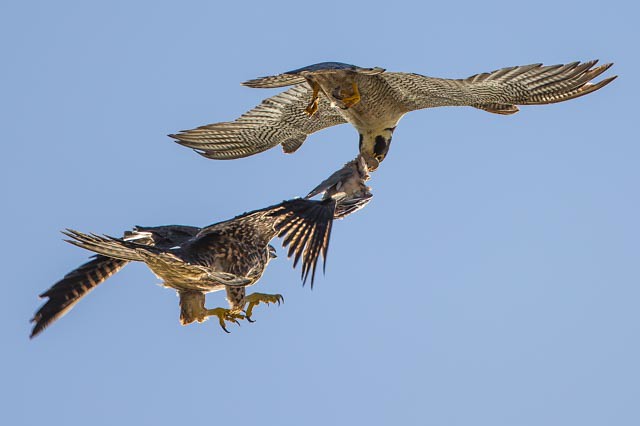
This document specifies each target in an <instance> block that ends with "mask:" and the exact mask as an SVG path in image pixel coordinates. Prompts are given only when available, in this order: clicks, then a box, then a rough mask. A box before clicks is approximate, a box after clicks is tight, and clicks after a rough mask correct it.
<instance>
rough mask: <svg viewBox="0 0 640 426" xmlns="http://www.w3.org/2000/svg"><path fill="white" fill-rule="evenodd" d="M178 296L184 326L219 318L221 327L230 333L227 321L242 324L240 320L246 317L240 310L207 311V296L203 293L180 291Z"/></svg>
mask: <svg viewBox="0 0 640 426" xmlns="http://www.w3.org/2000/svg"><path fill="white" fill-rule="evenodd" d="M178 296H179V297H180V323H182V325H187V324H191V323H192V322H195V321H198V322H203V321H205V320H206V319H207V318H208V317H210V316H217V317H218V320H219V321H220V327H222V329H223V330H224V331H226V332H227V333H228V332H229V330H227V328H226V327H225V325H226V324H225V321H230V322H235V323H236V324H240V323H239V322H238V320H239V319H244V315H243V314H241V313H240V312H239V309H233V308H232V309H224V308H215V309H206V308H205V307H204V301H205V296H204V293H202V292H201V291H178ZM243 296H244V294H243ZM241 308H242V306H241Z"/></svg>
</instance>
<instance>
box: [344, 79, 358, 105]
mask: <svg viewBox="0 0 640 426" xmlns="http://www.w3.org/2000/svg"><path fill="white" fill-rule="evenodd" d="M351 88H352V90H353V92H352V93H351V95H348V94H346V93H345V91H344V90H340V97H341V101H342V103H343V104H344V106H345V108H351V107H352V106H354V105H355V104H357V103H358V102H360V91H359V90H358V85H357V84H356V82H355V81H354V82H352V83H351Z"/></svg>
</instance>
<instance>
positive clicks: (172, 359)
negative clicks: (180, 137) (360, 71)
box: [0, 0, 640, 426]
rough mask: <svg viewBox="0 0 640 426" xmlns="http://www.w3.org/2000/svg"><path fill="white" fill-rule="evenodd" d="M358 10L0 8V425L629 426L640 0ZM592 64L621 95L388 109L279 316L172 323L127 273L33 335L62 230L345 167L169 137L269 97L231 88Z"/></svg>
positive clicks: (283, 185) (313, 142)
mask: <svg viewBox="0 0 640 426" xmlns="http://www.w3.org/2000/svg"><path fill="white" fill-rule="evenodd" d="M366 4H367V5H368V6H363V5H362V4H361V5H357V4H355V3H354V4H351V3H347V2H331V1H327V2H322V3H304V2H288V3H277V4H276V3H271V2H262V3H261V5H249V4H246V3H244V2H233V3H232V2H227V3H219V4H216V3H214V2H205V1H201V2H195V1H194V2H180V3H179V2H137V3H135V4H133V3H130V2H120V1H113V2H104V3H103V4H101V5H95V4H89V2H65V1H61V2H55V3H53V2H42V1H40V2H5V3H3V4H2V5H1V6H0V21H2V25H0V40H1V41H0V43H1V44H2V50H1V51H2V56H3V66H2V67H1V68H0V77H1V79H0V81H1V83H0V86H1V87H2V89H1V93H2V102H1V103H0V109H1V111H0V117H2V123H3V136H4V149H3V155H2V156H0V182H1V183H0V185H1V187H2V193H3V198H4V200H5V201H4V203H3V208H2V209H1V210H0V211H1V213H0V215H1V217H2V221H3V223H4V224H5V229H4V230H3V237H4V244H2V246H1V248H0V255H1V257H2V259H4V261H3V267H2V268H1V271H0V274H1V282H2V285H3V292H4V296H3V297H2V299H1V301H0V313H1V315H2V321H0V330H2V337H3V341H4V345H3V350H2V361H3V362H2V369H3V372H2V377H3V379H2V380H1V381H0V397H1V398H2V400H3V401H4V402H5V403H4V404H3V406H4V408H3V410H2V412H1V413H0V423H2V424H12V425H33V424H40V423H44V422H46V423H53V424H66V425H86V424H91V425H114V424H151V423H153V424H155V425H165V424H166V425H169V424H171V425H174V424H177V423H178V422H180V423H181V424H185V423H193V422H205V423H211V424H224V423H230V422H243V423H245V422H246V424H255V423H260V424H278V425H300V424H304V425H325V424H346V423H356V424H370V425H377V424H381V425H383V424H397V423H404V424H416V425H425V424H430V425H470V424H473V425H491V426H496V425H509V426H513V425H532V426H533V425H541V424H544V425H547V426H549V425H567V424H580V425H582V426H585V425H602V424H615V425H617V426H622V425H637V424H639V423H640V413H639V409H638V404H637V401H638V391H639V389H638V383H640V368H639V367H638V359H640V344H639V343H638V334H639V331H640V321H639V320H640V318H639V317H640V315H639V314H638V308H637V304H638V300H639V298H640V287H639V284H640V280H639V276H640V268H639V267H638V265H639V251H638V241H639V239H640V226H639V220H638V218H639V217H640V215H639V214H640V201H639V198H638V183H639V182H640V171H639V167H638V158H639V155H640V148H639V144H638V136H637V133H638V132H637V123H638V119H637V100H638V98H639V96H640V93H639V91H638V85H637V84H636V83H635V82H634V81H635V78H636V74H637V70H638V69H639V68H640V60H639V59H640V57H639V56H638V53H637V52H638V50H637V40H638V39H639V36H640V34H639V31H638V28H637V22H636V19H635V18H636V17H637V16H638V9H637V6H635V5H632V4H631V2H622V1H611V2H608V3H606V5H605V4H602V3H601V2H598V3H596V2H588V1H587V2H585V1H581V2H550V1H544V0H543V1H538V2H536V3H535V4H531V3H514V2H470V3H468V4H465V3H459V2H458V3H456V4H452V3H446V2H441V3H437V4H428V5H426V4H423V3H422V2H415V3H412V2H403V1H396V2H392V3H389V4H384V5H383V4H380V5H379V6H374V3H370V2H367V3H366ZM593 58H599V59H601V61H603V62H610V61H612V62H615V66H614V67H613V68H612V69H611V70H610V71H609V72H608V73H607V75H613V74H618V75H619V76H620V78H619V79H618V80H616V81H615V82H614V83H613V84H611V85H609V86H608V87H606V88H605V89H603V90H601V91H599V92H596V93H594V94H591V95H588V96H586V97H583V98H580V99H577V100H574V101H570V102H566V103H562V104H556V105H548V106H539V107H523V108H522V109H521V112H520V113H519V114H516V115H514V116H508V117H503V116H498V115H494V114H488V113H485V112H483V111H479V110H474V109H471V108H442V109H433V110H428V111H419V112H415V113H412V114H409V115H407V116H406V117H405V118H403V120H402V122H401V123H400V126H399V127H398V129H397V130H396V132H395V135H394V142H393V145H392V147H391V151H390V154H389V156H388V157H387V159H386V160H385V162H384V163H383V164H382V167H381V168H380V169H379V170H378V171H377V172H376V173H375V174H374V175H373V176H372V179H371V181H370V185H371V187H372V189H373V192H374V199H373V201H372V202H371V203H370V204H369V205H368V206H367V208H366V209H365V210H363V211H361V212H359V213H358V214H356V215H353V216H350V217H349V218H347V219H346V220H344V221H341V222H339V223H337V224H336V226H335V227H334V232H333V237H332V241H331V247H330V253H329V260H328V264H327V274H326V276H325V277H318V279H317V280H316V286H315V288H314V290H313V291H311V290H310V289H309V288H308V287H305V288H303V287H302V286H301V284H300V281H299V278H298V277H299V272H298V271H293V270H292V269H291V262H289V261H288V260H287V259H286V258H285V256H280V257H279V258H278V259H277V260H276V261H275V262H272V263H271V265H270V266H269V269H268V270H267V272H266V273H265V275H264V277H263V279H262V280H261V282H260V283H259V284H258V286H257V287H254V289H255V290H256V291H261V292H267V293H282V294H283V295H284V297H285V299H286V302H285V304H284V305H282V306H280V307H274V306H269V307H263V306H260V307H258V308H257V309H256V311H255V314H254V318H255V319H256V320H257V322H256V323H255V324H243V325H242V326H241V327H239V328H238V327H235V326H234V327H233V328H232V329H231V331H232V333H231V334H230V335H225V334H224V333H223V332H222V331H221V330H220V328H219V327H218V326H217V324H216V323H215V322H213V321H209V322H207V323H204V324H200V325H192V326H188V327H182V326H180V325H179V322H178V304H177V298H176V296H175V294H174V293H173V292H172V291H170V290H167V289H162V288H160V287H158V285H157V279H156V278H155V277H154V276H153V275H152V274H151V273H150V272H149V271H148V270H147V269H146V268H145V267H144V266H143V265H129V266H127V268H125V270H123V271H122V272H121V273H119V274H118V275H116V276H114V277H113V278H111V279H110V280H108V281H107V282H106V283H105V284H103V285H102V286H100V287H99V288H98V289H97V290H95V291H94V292H93V293H91V294H90V295H89V296H88V297H87V298H85V299H84V300H82V301H81V302H80V303H79V304H78V305H77V306H76V307H75V308H74V309H73V310H72V311H71V312H70V313H69V314H68V315H67V316H65V317H64V318H62V319H61V320H60V321H58V322H57V323H56V324H54V325H53V326H51V327H50V328H49V329H47V330H46V331H45V332H44V333H43V334H42V335H41V336H39V337H38V338H37V339H35V340H33V341H29V340H28V334H29V330H30V325H29V323H28V319H29V318H30V317H31V316H32V314H33V312H34V311H35V310H36V309H37V308H38V307H39V306H40V303H41V301H40V300H39V299H38V298H37V295H38V294H39V293H40V292H42V291H43V290H45V289H46V288H48V287H49V286H50V285H51V284H53V283H54V282H55V281H57V280H58V279H60V278H61V277H62V276H63V275H64V274H65V273H67V272H68V271H70V270H71V269H73V268H75V267H76V266H78V265H80V264H81V263H83V262H84V261H85V259H86V258H87V256H88V253H87V252H85V251H83V250H81V249H78V248H76V247H73V246H71V245H69V244H66V243H64V242H62V235H61V234H60V233H59V231H60V230H61V229H64V228H66V227H73V228H76V229H79V230H82V231H92V232H97V233H108V234H112V235H113V234H119V233H121V232H122V231H123V230H125V229H128V228H130V227H131V226H133V225H136V224H140V225H160V224H169V223H178V224H189V225H199V226H203V225H207V224H210V223H213V222H217V221H220V220H224V219H227V218H230V217H232V216H234V215H236V214H239V213H241V212H243V211H246V210H251V209H254V208H260V207H263V206H266V205H270V204H273V203H275V202H279V201H281V200H283V199H285V198H291V197H294V196H299V195H304V194H305V193H306V192H307V191H308V190H310V189H311V188H313V187H314V186H315V185H316V184H317V183H319V182H320V181H321V180H322V179H324V178H325V177H327V176H328V175H329V174H330V173H331V172H333V171H334V170H336V169H337V168H339V167H340V166H341V165H342V164H343V163H344V162H346V161H348V160H350V159H352V158H353V157H354V156H355V155H356V152H357V134H356V132H355V130H354V129H352V128H350V127H349V126H340V127H336V128H333V129H329V130H326V131H323V132H321V133H317V134H315V135H313V136H311V137H310V138H309V139H308V141H307V142H306V143H305V145H304V146H303V147H302V148H301V149H300V151H299V152H297V153H296V154H295V155H293V156H287V155H284V154H282V153H281V152H280V150H279V149H274V150H271V151H269V152H266V153H263V154H261V155H258V156H254V157H252V158H248V159H243V160H236V161H230V162H215V161H211V160H205V159H204V158H201V157H199V156H197V155H196V154H194V153H193V152H191V151H190V150H188V149H185V148H182V147H180V146H178V145H176V144H174V143H172V142H171V140H170V139H169V138H167V137H166V134H168V133H173V132H176V131H177V130H181V129H189V128H192V127H195V126H198V125H202V124H206V123H211V122H217V121H224V120H230V119H234V118H236V117H237V116H238V115H240V114H241V113H243V112H244V111H246V110H247V109H249V108H251V107H253V106H254V105H256V104H258V103H259V102H260V101H261V99H262V98H263V97H266V96H269V95H272V94H274V93H276V92H277V91H259V90H255V89H249V88H244V87H241V86H240V85H239V83H240V82H241V81H244V80H247V79H250V78H254V77H257V76H262V75H267V74H272V73H277V72H280V71H284V70H289V69H292V68H297V67H300V66H304V65H307V64H310V63H315V62H320V61H327V60H332V61H345V62H350V63H354V64H358V65H361V66H381V67H384V68H387V69H388V70H393V71H408V72H418V73H423V74H427V75H431V76H439V77H466V76H469V75H471V74H475V73H478V72H484V71H490V70H493V69H496V68H501V67H504V66H512V65H522V64H528V63H533V62H544V63H546V64H555V63H564V62H570V61H574V60H589V59H593ZM280 253H281V254H282V251H280ZM224 303H226V302H225V301H224V297H223V294H221V293H214V294H210V295H209V296H208V306H210V307H215V306H223V305H224Z"/></svg>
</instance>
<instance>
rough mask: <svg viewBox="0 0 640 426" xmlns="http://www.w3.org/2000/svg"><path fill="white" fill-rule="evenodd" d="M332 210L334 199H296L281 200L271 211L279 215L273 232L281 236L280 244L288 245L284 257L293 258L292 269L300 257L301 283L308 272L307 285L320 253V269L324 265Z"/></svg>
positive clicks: (332, 215) (329, 235)
mask: <svg viewBox="0 0 640 426" xmlns="http://www.w3.org/2000/svg"><path fill="white" fill-rule="evenodd" d="M335 209H336V202H335V200H333V199H327V200H323V201H316V200H305V199H299V198H297V199H294V200H288V201H283V202H282V203H281V204H279V205H278V207H277V208H275V209H274V210H273V212H272V213H271V215H272V216H277V217H278V218H281V220H279V221H278V222H277V223H276V231H277V232H278V237H284V240H283V242H282V246H283V247H289V251H288V253H287V256H288V257H291V256H293V257H294V260H293V267H294V268H295V267H296V265H297V264H298V261H299V260H300V258H301V257H302V273H301V278H302V282H303V284H304V283H306V281H307V278H308V277H309V274H311V288H313V282H314V278H315V273H316V265H317V263H318V258H319V257H320V255H322V258H323V271H324V267H325V265H326V261H327V252H328V250H329V239H330V238H331V228H332V225H333V217H334V214H335Z"/></svg>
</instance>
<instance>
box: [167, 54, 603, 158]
mask: <svg viewBox="0 0 640 426" xmlns="http://www.w3.org/2000/svg"><path fill="white" fill-rule="evenodd" d="M597 62H598V61H597V60H593V61H588V62H584V63H580V62H572V63H569V64H566V65H551V66H543V65H542V64H532V65H524V66H517V67H510V68H502V69H499V70H496V71H492V72H489V73H482V74H476V75H473V76H471V77H468V78H466V79H444V78H433V77H427V76H424V75H419V74H411V73H401V72H385V70H384V69H382V68H361V67H357V66H355V65H349V64H343V63H339V62H324V63H320V64H315V65H310V66H307V67H304V68H300V69H297V70H293V71H289V72H286V73H283V74H279V75H275V76H269V77H262V78H257V79H255V80H249V81H247V82H244V83H243V84H244V85H245V86H249V87H256V88H274V87H284V86H291V85H294V86H293V87H292V88H290V89H288V90H286V91H284V92H281V93H279V94H277V95H275V96H272V97H270V98H268V99H265V100H264V101H263V102H262V103H261V104H260V105H258V106H257V107H255V108H254V109H252V110H250V111H248V112H246V113H245V114H243V115H242V116H241V117H240V118H238V119H236V120H235V121H231V122H224V123H215V124H209V125H206V126H202V127H198V128H196V129H192V130H185V131H182V132H180V133H178V134H174V135H169V136H171V137H172V138H174V139H176V140H177V142H178V143H180V144H181V145H184V146H186V147H189V148H193V149H194V150H196V151H197V152H198V153H199V154H201V155H203V156H205V157H207V158H213V159H222V160H224V159H233V158H240V157H247V156H249V155H253V154H256V153H259V152H262V151H265V150H267V149H269V148H272V147H274V146H276V145H282V149H283V150H284V152H286V153H292V152H294V151H296V150H297V149H298V148H299V147H300V146H301V145H302V143H303V142H304V140H305V139H306V137H307V135H310V134H311V133H314V132H316V131H318V130H322V129H324V128H326V127H330V126H335V125H338V124H343V123H347V122H348V123H351V124H352V125H353V126H354V127H355V128H356V130H357V131H358V133H359V135H360V153H361V154H362V155H363V156H364V158H365V160H366V161H367V165H368V166H369V169H370V170H375V169H376V168H377V167H378V165H379V163H380V162H381V161H382V160H384V158H385V157H386V155H387V152H388V151H389V145H390V143H391V137H392V135H393V131H394V130H395V128H396V126H397V124H398V121H399V120H400V119H401V118H402V116H403V115H404V114H406V113H407V112H409V111H414V110H417V109H422V108H431V107H440V106H471V107H474V108H479V109H482V110H485V111H488V112H492V113H495V114H502V115H508V114H514V113H516V112H518V107H517V105H541V104H551V103H556V102H562V101H566V100H569V99H574V98H577V97H580V96H583V95H586V94H587V93H591V92H593V91H596V90H598V89H600V88H602V87H604V86H606V85H607V84H609V83H610V82H611V81H613V80H614V79H615V78H616V76H613V77H609V78H606V79H604V80H601V81H599V82H597V83H591V80H593V79H594V78H596V77H598V76H599V75H600V74H602V73H603V72H605V71H606V70H607V69H608V68H609V67H610V66H611V65H612V64H605V65H601V66H598V67H596V66H595V65H596V63H597Z"/></svg>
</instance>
